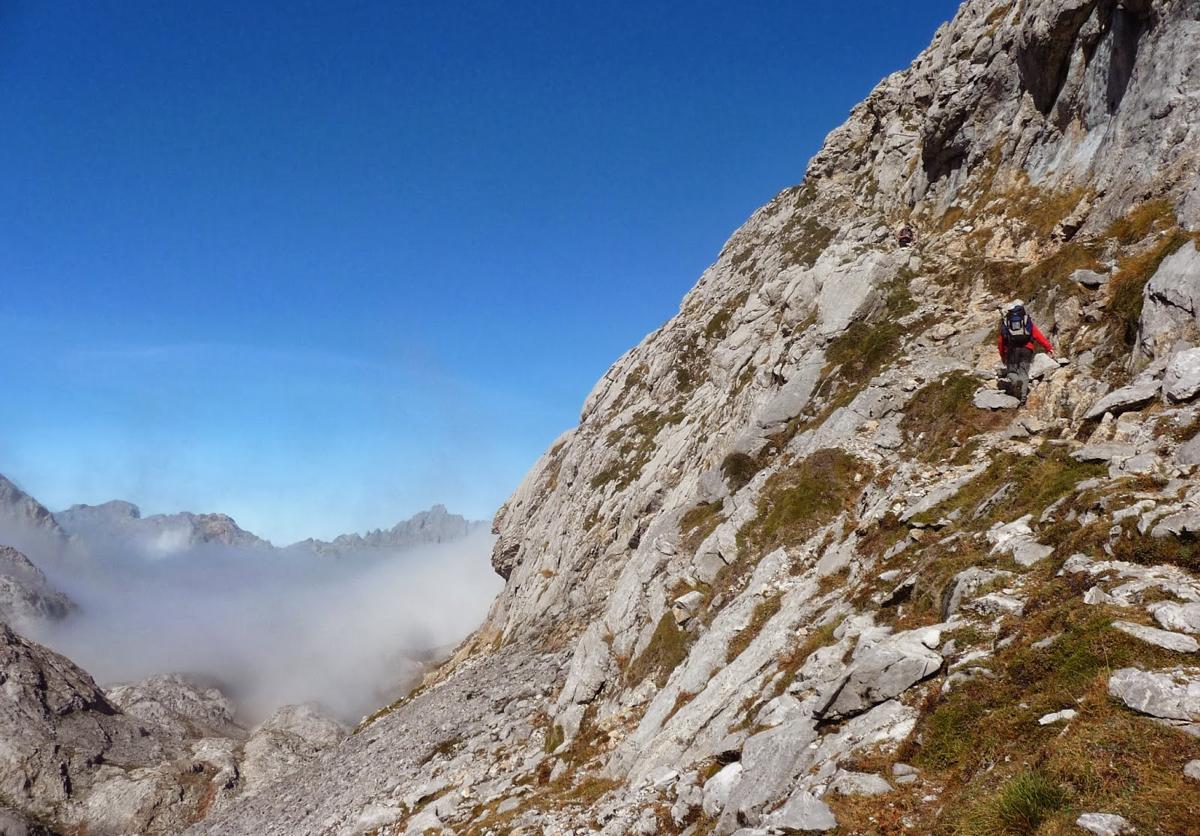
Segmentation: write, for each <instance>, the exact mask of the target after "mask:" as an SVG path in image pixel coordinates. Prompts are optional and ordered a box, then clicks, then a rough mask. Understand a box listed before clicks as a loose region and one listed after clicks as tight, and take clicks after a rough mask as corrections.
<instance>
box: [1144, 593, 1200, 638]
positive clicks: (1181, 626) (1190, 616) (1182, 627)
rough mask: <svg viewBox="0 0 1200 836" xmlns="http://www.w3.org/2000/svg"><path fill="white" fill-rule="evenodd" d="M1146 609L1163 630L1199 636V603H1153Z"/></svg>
mask: <svg viewBox="0 0 1200 836" xmlns="http://www.w3.org/2000/svg"><path fill="white" fill-rule="evenodd" d="M1146 609H1147V610H1148V611H1149V612H1150V614H1151V615H1153V616H1154V620H1155V621H1157V622H1158V623H1159V624H1160V625H1162V628H1163V629H1164V630H1174V631H1175V632H1177V633H1192V634H1200V603H1195V602H1192V603H1188V604H1177V603H1175V602H1174V601H1155V602H1154V603H1153V604H1150V605H1149V606H1148V607H1146Z"/></svg>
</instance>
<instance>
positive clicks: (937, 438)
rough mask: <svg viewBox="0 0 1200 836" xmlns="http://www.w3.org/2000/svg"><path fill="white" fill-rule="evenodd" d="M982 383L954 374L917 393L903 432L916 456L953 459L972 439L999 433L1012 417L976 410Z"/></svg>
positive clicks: (923, 459)
mask: <svg viewBox="0 0 1200 836" xmlns="http://www.w3.org/2000/svg"><path fill="white" fill-rule="evenodd" d="M978 388H979V380H978V379H977V378H975V377H973V376H971V375H969V374H966V373H964V372H953V373H952V374H949V375H946V376H945V377H943V378H941V379H940V380H935V381H933V382H932V383H929V384H928V385H926V386H923V387H922V388H921V389H919V390H917V392H916V394H915V395H913V398H912V400H911V401H909V404H908V407H907V408H906V409H905V410H904V417H903V419H901V421H900V430H901V432H903V433H904V438H905V441H906V442H908V444H909V446H910V448H911V449H912V452H913V454H914V455H915V456H916V457H917V458H918V459H920V460H922V461H926V462H937V461H942V460H944V459H947V458H952V457H953V453H954V450H955V448H958V447H962V446H963V445H965V444H966V443H967V442H968V441H969V440H970V439H971V437H972V436H974V435H977V434H978V433H982V432H989V431H992V430H997V429H1000V428H1001V427H1002V426H1004V425H1005V424H1007V423H1008V421H1009V420H1010V416H1008V415H1006V414H1004V413H1002V412H1000V411H996V412H993V411H991V410H987V409H978V408H976V406H975V404H974V402H973V399H974V396H975V390H976V389H978Z"/></svg>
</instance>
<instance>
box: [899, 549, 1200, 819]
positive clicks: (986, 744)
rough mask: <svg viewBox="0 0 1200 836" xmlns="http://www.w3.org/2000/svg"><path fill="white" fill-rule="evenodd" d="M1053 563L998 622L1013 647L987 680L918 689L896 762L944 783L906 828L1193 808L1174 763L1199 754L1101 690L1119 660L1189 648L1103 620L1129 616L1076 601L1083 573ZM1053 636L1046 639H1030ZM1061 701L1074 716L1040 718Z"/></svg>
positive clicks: (1165, 661)
mask: <svg viewBox="0 0 1200 836" xmlns="http://www.w3.org/2000/svg"><path fill="white" fill-rule="evenodd" d="M1057 568H1058V567H1057V565H1056V564H1055V561H1051V560H1048V561H1045V562H1044V563H1043V564H1039V566H1038V567H1036V568H1035V569H1034V570H1033V571H1032V572H1031V573H1030V574H1029V575H1027V579H1028V580H1027V587H1026V589H1027V591H1028V593H1029V600H1028V604H1027V608H1026V613H1025V616H1024V617H1023V618H1021V619H1019V620H1012V621H1010V622H1009V626H1008V628H1007V629H1008V630H1010V631H1011V632H1010V635H1011V637H1012V639H1013V641H1012V643H1011V644H1010V645H1008V646H1007V647H1005V648H1003V649H1000V650H998V651H997V652H996V654H995V656H993V657H992V658H991V659H990V660H989V664H990V667H991V670H992V673H993V674H994V676H992V677H987V678H979V679H976V680H974V681H971V682H967V683H965V684H962V685H960V686H959V687H958V688H956V689H954V690H952V691H950V692H949V693H948V694H942V693H941V691H940V688H938V687H936V686H934V687H931V688H928V689H927V691H926V695H927V697H926V700H925V703H924V705H923V706H922V709H921V714H920V718H919V720H918V724H917V728H916V730H915V731H914V734H913V735H912V736H911V737H910V738H909V740H908V741H907V742H906V743H905V744H904V746H903V747H902V750H901V751H900V752H899V753H898V754H897V757H899V758H900V759H902V760H911V761H912V762H913V763H915V764H917V765H918V766H920V767H922V769H924V770H925V771H926V778H927V780H929V781H932V782H935V783H937V784H939V785H941V786H943V787H944V791H943V793H942V798H941V804H940V805H939V806H938V808H935V809H929V808H924V809H920V810H918V811H917V813H916V815H917V819H918V821H917V822H916V823H915V824H914V825H913V830H914V832H928V833H1033V832H1038V833H1060V832H1061V833H1070V832H1075V831H1072V830H1071V829H1070V824H1071V822H1073V820H1074V819H1073V817H1074V816H1076V815H1078V813H1079V812H1081V811H1085V810H1103V811H1108V812H1115V813H1119V814H1121V815H1124V816H1126V817H1127V818H1129V819H1130V820H1131V821H1133V822H1134V823H1135V824H1136V825H1137V826H1138V827H1139V828H1140V831H1139V832H1147V833H1185V832H1189V831H1188V829H1187V825H1186V824H1185V823H1186V822H1194V821H1196V820H1197V819H1196V816H1197V815H1200V795H1197V794H1196V793H1195V791H1194V789H1193V790H1191V793H1190V795H1189V794H1188V792H1187V790H1188V787H1187V785H1186V783H1185V780H1186V779H1184V778H1183V776H1182V768H1183V764H1184V763H1186V762H1187V761H1188V760H1190V759H1192V758H1196V757H1200V740H1196V739H1193V738H1190V737H1188V736H1186V735H1184V734H1183V733H1181V732H1179V731H1178V730H1176V729H1171V728H1166V727H1162V726H1158V725H1157V724H1155V723H1153V722H1151V721H1150V720H1148V719H1147V718H1145V717H1142V716H1140V715H1138V714H1136V713H1135V712H1133V711H1130V710H1128V709H1126V708H1125V707H1124V706H1123V705H1121V704H1119V703H1117V702H1116V701H1114V700H1112V699H1111V698H1110V697H1109V696H1108V693H1107V681H1108V676H1109V675H1110V674H1111V672H1112V671H1113V670H1115V669H1117V668H1121V667H1128V666H1138V667H1142V668H1145V669H1150V668H1164V667H1171V666H1173V665H1177V664H1179V663H1180V662H1184V661H1185V659H1186V656H1185V655H1183V654H1176V653H1172V652H1170V651H1166V650H1162V649H1160V648H1156V647H1153V646H1151V645H1148V644H1146V643H1144V642H1140V641H1138V640H1136V639H1134V638H1132V637H1130V636H1127V635H1125V634H1124V633H1121V632H1120V631H1118V630H1115V629H1113V628H1112V626H1111V622H1112V619H1113V618H1114V617H1121V616H1125V615H1127V613H1126V612H1124V611H1122V610H1120V609H1117V608H1107V607H1102V606H1097V607H1086V606H1084V605H1082V604H1081V603H1080V596H1081V595H1082V592H1083V590H1084V589H1085V588H1086V587H1087V586H1089V585H1090V584H1091V583H1092V581H1091V579H1090V578H1087V577H1083V576H1076V575H1073V576H1069V577H1062V578H1059V577H1056V576H1055V573H1056V571H1057ZM1056 633H1058V634H1061V635H1060V637H1059V638H1058V640H1057V641H1055V642H1054V643H1053V644H1050V645H1049V646H1046V647H1042V648H1035V647H1033V643H1034V642H1035V641H1037V640H1038V639H1040V638H1043V637H1045V636H1048V635H1052V634H1056ZM1068 707H1069V708H1074V709H1076V710H1077V711H1078V712H1079V715H1078V717H1076V718H1075V719H1074V720H1071V721H1070V722H1069V723H1067V724H1066V725H1063V724H1054V725H1052V726H1040V725H1039V724H1038V722H1037V720H1038V718H1039V717H1040V716H1042V715H1043V714H1046V713H1049V712H1052V711H1059V710H1061V709H1063V708H1068ZM1029 773H1035V774H1036V775H1037V776H1040V777H1036V778H1030V777H1029ZM881 803H885V802H881ZM1039 828H1040V829H1039Z"/></svg>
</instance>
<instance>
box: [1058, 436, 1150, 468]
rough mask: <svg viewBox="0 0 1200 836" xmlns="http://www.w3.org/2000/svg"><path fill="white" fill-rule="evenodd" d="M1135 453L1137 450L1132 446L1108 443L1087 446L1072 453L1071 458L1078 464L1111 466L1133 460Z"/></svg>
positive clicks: (1113, 442) (1114, 442)
mask: <svg viewBox="0 0 1200 836" xmlns="http://www.w3.org/2000/svg"><path fill="white" fill-rule="evenodd" d="M1135 452H1136V450H1135V449H1134V446H1133V445H1132V444H1123V443H1121V442H1116V441H1106V442H1101V443H1098V444H1085V445H1084V446H1083V447H1080V448H1079V449H1078V450H1076V451H1075V452H1074V453H1072V454H1071V458H1073V459H1075V461H1078V462H1102V463H1104V464H1110V463H1112V462H1120V461H1124V460H1125V459H1128V458H1131V457H1132V456H1133V455H1134V453H1135Z"/></svg>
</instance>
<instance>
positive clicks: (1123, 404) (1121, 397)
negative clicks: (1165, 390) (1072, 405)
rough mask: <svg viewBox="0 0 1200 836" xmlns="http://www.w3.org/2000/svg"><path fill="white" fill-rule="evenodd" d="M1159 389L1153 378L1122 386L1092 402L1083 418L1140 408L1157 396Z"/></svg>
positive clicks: (1159, 386) (1115, 413) (1117, 413)
mask: <svg viewBox="0 0 1200 836" xmlns="http://www.w3.org/2000/svg"><path fill="white" fill-rule="evenodd" d="M1161 390H1162V385H1161V384H1160V383H1159V382H1158V381H1155V380H1149V381H1144V382H1141V383H1131V384H1130V385H1128V386H1122V387H1121V388H1120V389H1117V390H1116V391H1114V392H1109V393H1108V394H1107V395H1105V396H1104V397H1103V398H1101V399H1100V400H1098V401H1096V402H1095V403H1094V404H1092V407H1091V408H1090V409H1089V410H1088V411H1087V412H1086V413H1085V414H1084V418H1086V419H1089V420H1090V419H1093V418H1099V417H1100V416H1102V415H1104V413H1106V412H1111V413H1112V414H1113V415H1119V414H1121V413H1122V412H1128V411H1129V410H1132V409H1140V408H1142V407H1143V406H1145V405H1146V404H1148V403H1150V401H1152V400H1154V399H1155V398H1157V397H1158V394H1159V392H1160V391H1161Z"/></svg>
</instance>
